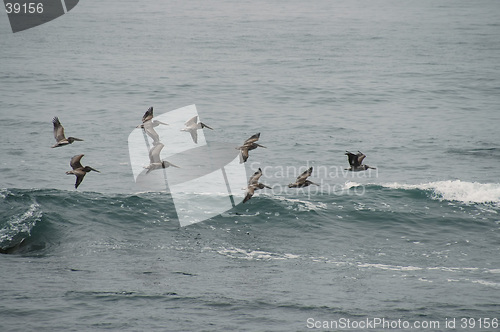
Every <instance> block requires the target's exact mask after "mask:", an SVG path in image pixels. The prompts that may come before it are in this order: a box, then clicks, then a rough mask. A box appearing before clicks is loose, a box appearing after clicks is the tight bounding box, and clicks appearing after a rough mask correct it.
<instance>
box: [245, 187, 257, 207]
mask: <svg viewBox="0 0 500 332" xmlns="http://www.w3.org/2000/svg"><path fill="white" fill-rule="evenodd" d="M254 192H255V186H248V188H247V192H246V195H245V198H244V199H243V203H245V202H246V201H248V200H249V199H250V198H252V196H253V194H254Z"/></svg>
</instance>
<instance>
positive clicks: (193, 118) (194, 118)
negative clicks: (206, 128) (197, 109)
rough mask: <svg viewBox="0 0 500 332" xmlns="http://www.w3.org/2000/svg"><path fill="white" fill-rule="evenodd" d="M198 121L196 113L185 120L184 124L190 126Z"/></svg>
mask: <svg viewBox="0 0 500 332" xmlns="http://www.w3.org/2000/svg"><path fill="white" fill-rule="evenodd" d="M196 122H198V115H195V116H193V117H192V118H191V119H189V120H187V121H186V123H185V125H186V127H190V126H192V125H194V124H196Z"/></svg>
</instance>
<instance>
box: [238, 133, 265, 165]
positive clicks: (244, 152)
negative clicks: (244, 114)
mask: <svg viewBox="0 0 500 332" xmlns="http://www.w3.org/2000/svg"><path fill="white" fill-rule="evenodd" d="M259 138H260V133H257V134H255V135H253V136H252V137H250V138H249V139H247V140H246V141H245V142H244V143H243V145H242V146H240V147H237V149H239V150H240V151H241V159H242V160H240V163H244V162H246V161H247V159H248V151H250V150H254V149H257V147H261V148H265V146H264V145H260V144H258V143H255V142H257V141H258V140H259Z"/></svg>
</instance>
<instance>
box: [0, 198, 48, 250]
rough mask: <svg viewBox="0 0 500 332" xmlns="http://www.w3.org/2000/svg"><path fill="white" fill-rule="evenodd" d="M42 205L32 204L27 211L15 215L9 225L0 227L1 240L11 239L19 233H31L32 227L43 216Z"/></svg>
mask: <svg viewBox="0 0 500 332" xmlns="http://www.w3.org/2000/svg"><path fill="white" fill-rule="evenodd" d="M41 216H42V212H41V210H40V206H39V205H38V204H36V203H33V204H31V205H30V207H29V208H28V210H27V211H25V212H24V213H22V214H21V215H18V216H13V217H12V218H11V219H10V220H9V221H8V223H7V225H6V226H5V227H4V228H2V229H0V242H3V241H10V240H12V238H13V237H14V236H15V235H16V234H18V233H27V234H28V235H29V234H30V233H31V229H32V228H33V226H35V224H36V222H37V221H38V220H39V219H40V218H41Z"/></svg>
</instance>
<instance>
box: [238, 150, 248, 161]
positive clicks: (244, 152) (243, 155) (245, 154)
mask: <svg viewBox="0 0 500 332" xmlns="http://www.w3.org/2000/svg"><path fill="white" fill-rule="evenodd" d="M240 151H241V159H242V160H240V164H241V163H244V162H246V161H247V159H248V147H246V146H243V147H241V148H240Z"/></svg>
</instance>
